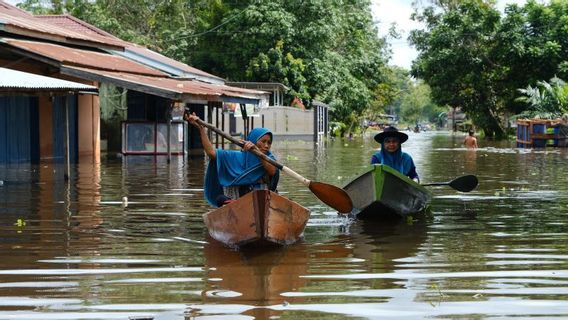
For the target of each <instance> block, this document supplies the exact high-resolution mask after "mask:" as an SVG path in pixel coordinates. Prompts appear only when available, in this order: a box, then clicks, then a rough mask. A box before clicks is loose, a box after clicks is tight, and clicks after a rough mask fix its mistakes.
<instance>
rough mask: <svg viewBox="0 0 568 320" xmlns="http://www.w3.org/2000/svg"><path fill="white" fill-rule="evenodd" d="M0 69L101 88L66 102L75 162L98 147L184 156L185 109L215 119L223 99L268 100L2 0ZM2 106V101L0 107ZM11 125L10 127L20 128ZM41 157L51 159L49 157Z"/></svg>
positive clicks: (69, 20) (96, 156) (77, 23)
mask: <svg viewBox="0 0 568 320" xmlns="http://www.w3.org/2000/svg"><path fill="white" fill-rule="evenodd" d="M0 66H1V67H5V68H9V69H12V70H20V71H26V72H30V73H34V74H38V75H45V76H50V77H55V78H59V79H64V80H69V81H75V82H79V83H83V84H86V85H91V86H94V87H96V88H98V89H99V96H93V95H89V96H83V95H70V96H67V97H65V98H64V99H67V100H68V102H67V103H68V105H69V106H70V109H71V111H70V112H74V113H73V114H74V116H73V117H72V119H71V123H70V127H71V128H75V129H73V130H72V131H71V132H70V135H71V136H72V139H76V140H77V141H80V143H78V144H77V146H71V147H73V148H75V150H73V151H72V152H75V153H76V154H77V157H74V158H73V159H72V161H73V162H77V161H94V162H98V161H100V151H101V149H102V150H108V151H109V152H121V153H123V154H168V155H169V154H184V153H185V152H186V148H187V146H188V145H191V144H190V143H188V140H190V138H191V137H192V135H191V134H188V132H187V131H188V128H187V127H186V125H185V123H184V122H183V121H181V115H182V113H183V110H184V109H185V108H189V109H190V110H194V111H195V112H196V113H198V114H200V115H201V116H204V115H205V114H207V117H206V118H207V119H210V121H212V120H213V119H215V116H214V114H215V113H217V112H219V110H222V107H223V103H224V102H231V103H241V104H245V103H247V104H251V103H252V104H260V103H261V101H262V100H268V96H269V93H267V92H264V91H260V90H252V89H246V88H237V87H231V86H228V85H226V84H225V81H224V80H223V79H222V78H219V77H217V76H214V75H211V74H209V73H206V72H204V71H201V70H199V69H196V68H192V67H190V66H188V65H186V64H183V63H180V62H178V61H175V60H172V59H170V58H167V57H165V56H163V55H161V54H159V53H157V52H153V51H151V50H148V49H147V48H144V47H141V46H137V45H135V44H132V43H129V42H125V41H122V40H121V39H118V38H116V37H114V36H112V35H111V34H108V33H106V32H104V31H102V30H100V29H98V28H96V27H94V26H92V25H89V24H87V23H85V22H83V21H81V20H79V19H76V18H73V17H71V16H67V15H63V16H34V15H31V14H29V13H27V12H25V11H23V10H21V9H19V8H17V7H14V6H12V5H10V4H8V3H6V2H3V1H1V0H0ZM0 77H4V75H3V74H0ZM113 96H114V97H115V96H119V99H112V97H113ZM46 99H48V97H47V98H46ZM117 101H119V102H118V103H117ZM19 103H22V102H19ZM0 108H5V104H1V103H0ZM16 109H18V110H19V108H18V107H16ZM38 113H39V118H40V119H43V120H42V121H46V122H49V121H50V119H53V117H56V116H57V115H55V114H53V111H52V110H49V109H48V108H42V107H41V102H40V108H38ZM0 115H1V113H0ZM0 121H2V120H1V119H0ZM32 125H33V124H32ZM216 125H218V126H219V125H220V124H219V123H217V124H216ZM221 125H223V124H221ZM8 126H9V127H10V128H9V129H10V130H14V127H15V126H17V124H14V123H9V124H8ZM42 138H44V137H43V136H42ZM194 139H195V138H194ZM55 145H56V146H54V148H57V147H58V144H57V142H55ZM83 146H92V147H83ZM52 158H54V159H56V158H57V157H52ZM8 159H9V158H8ZM40 159H41V160H45V159H50V157H49V155H47V153H46V154H45V156H44V154H42V155H41V156H40ZM6 161H8V160H6ZM32 161H35V160H34V159H32Z"/></svg>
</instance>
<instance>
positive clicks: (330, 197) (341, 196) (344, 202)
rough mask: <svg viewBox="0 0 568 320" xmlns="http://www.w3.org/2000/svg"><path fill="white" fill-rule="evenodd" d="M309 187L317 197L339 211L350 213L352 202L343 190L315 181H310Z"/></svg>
mask: <svg viewBox="0 0 568 320" xmlns="http://www.w3.org/2000/svg"><path fill="white" fill-rule="evenodd" d="M309 188H310V190H311V191H312V193H313V194H314V195H315V196H316V197H318V199H320V200H321V201H322V202H323V203H325V204H327V205H328V206H330V207H332V208H334V209H335V210H337V211H338V212H339V213H350V212H351V210H353V202H352V201H351V198H350V197H349V195H348V194H347V192H345V190H343V189H341V188H338V187H336V186H333V185H330V184H327V183H323V182H317V181H310V185H309Z"/></svg>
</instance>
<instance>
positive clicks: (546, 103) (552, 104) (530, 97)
mask: <svg viewBox="0 0 568 320" xmlns="http://www.w3.org/2000/svg"><path fill="white" fill-rule="evenodd" d="M518 91H519V92H520V93H521V94H523V96H521V97H519V98H517V100H518V101H520V102H524V103H526V104H527V105H528V106H529V107H528V109H527V110H525V111H523V112H522V113H520V114H519V115H517V117H518V118H536V117H538V118H541V119H556V118H560V117H562V115H563V114H565V113H568V84H566V82H564V81H563V80H562V79H560V78H556V77H555V78H552V79H551V80H550V83H548V82H546V81H538V82H537V85H536V86H535V87H532V86H531V85H528V86H527V87H526V88H525V89H518Z"/></svg>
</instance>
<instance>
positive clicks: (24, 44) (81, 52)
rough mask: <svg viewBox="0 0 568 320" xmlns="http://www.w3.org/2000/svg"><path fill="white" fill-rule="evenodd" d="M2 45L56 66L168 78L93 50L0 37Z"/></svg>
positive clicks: (127, 60) (137, 64)
mask: <svg viewBox="0 0 568 320" xmlns="http://www.w3.org/2000/svg"><path fill="white" fill-rule="evenodd" d="M1 43H5V44H7V45H9V47H10V48H11V49H12V50H13V51H16V52H18V53H20V54H22V55H24V56H28V57H32V58H35V59H38V60H42V61H44V62H46V63H48V64H51V65H55V66H60V65H63V64H64V65H72V66H84V67H89V68H92V69H101V70H109V71H117V72H128V73H133V74H145V75H152V76H167V74H165V73H163V72H161V71H158V70H156V69H153V68H150V67H147V66H145V65H142V64H140V63H137V62H134V61H132V60H129V59H126V58H123V57H120V56H114V55H110V54H107V53H103V52H97V51H93V50H86V49H78V48H71V47H67V46H64V45H59V44H53V43H47V42H39V41H31V40H18V39H10V38H1V37H0V44H1Z"/></svg>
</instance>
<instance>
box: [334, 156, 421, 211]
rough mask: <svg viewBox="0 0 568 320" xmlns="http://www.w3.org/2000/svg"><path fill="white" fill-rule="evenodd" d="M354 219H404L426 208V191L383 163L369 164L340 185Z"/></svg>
mask: <svg viewBox="0 0 568 320" xmlns="http://www.w3.org/2000/svg"><path fill="white" fill-rule="evenodd" d="M343 189H344V190H345V191H346V192H347V194H348V195H349V197H351V200H352V201H353V212H352V213H353V215H355V217H356V218H358V219H363V220H364V219H388V218H404V217H406V216H407V215H409V214H414V213H418V212H421V211H423V210H425V209H426V207H427V206H428V203H429V201H430V198H431V194H430V192H429V191H428V190H427V189H426V188H425V187H423V186H421V185H420V184H418V183H416V182H415V181H413V180H412V179H410V178H408V177H406V176H405V175H403V174H401V173H400V172H398V171H396V170H394V169H392V168H391V167H388V166H385V165H372V166H371V167H369V168H368V169H367V170H366V171H365V172H364V173H363V174H361V175H359V176H358V177H357V178H355V179H353V180H352V181H351V182H349V183H348V184H347V185H346V186H345V187H344V188H343Z"/></svg>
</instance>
